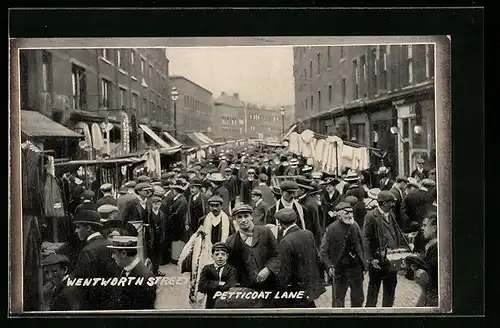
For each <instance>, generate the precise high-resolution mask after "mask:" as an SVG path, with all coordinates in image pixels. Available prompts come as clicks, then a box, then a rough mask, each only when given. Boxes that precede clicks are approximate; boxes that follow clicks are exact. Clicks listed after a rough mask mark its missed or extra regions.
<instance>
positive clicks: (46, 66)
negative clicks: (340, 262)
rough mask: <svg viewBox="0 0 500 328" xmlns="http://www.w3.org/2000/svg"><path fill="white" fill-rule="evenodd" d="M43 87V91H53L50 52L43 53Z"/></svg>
mask: <svg viewBox="0 0 500 328" xmlns="http://www.w3.org/2000/svg"><path fill="white" fill-rule="evenodd" d="M42 88H43V91H46V92H50V91H52V57H51V55H50V53H48V52H45V51H44V52H43V54H42Z"/></svg>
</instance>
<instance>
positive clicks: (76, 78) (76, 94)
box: [71, 64, 87, 109]
mask: <svg viewBox="0 0 500 328" xmlns="http://www.w3.org/2000/svg"><path fill="white" fill-rule="evenodd" d="M71 84H72V90H73V94H72V96H73V109H85V108H86V105H87V85H86V79H85V69H84V68H82V67H80V66H78V65H75V64H72V65H71Z"/></svg>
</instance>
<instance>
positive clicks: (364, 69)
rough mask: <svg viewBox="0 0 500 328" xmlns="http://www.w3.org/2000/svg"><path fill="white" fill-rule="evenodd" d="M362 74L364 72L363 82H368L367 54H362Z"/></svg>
mask: <svg viewBox="0 0 500 328" xmlns="http://www.w3.org/2000/svg"><path fill="white" fill-rule="evenodd" d="M361 74H363V76H362V80H363V83H365V84H366V81H367V78H368V74H366V57H365V56H361Z"/></svg>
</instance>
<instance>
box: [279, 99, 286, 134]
mask: <svg viewBox="0 0 500 328" xmlns="http://www.w3.org/2000/svg"><path fill="white" fill-rule="evenodd" d="M280 113H281V138H282V139H284V138H285V106H281V110H280Z"/></svg>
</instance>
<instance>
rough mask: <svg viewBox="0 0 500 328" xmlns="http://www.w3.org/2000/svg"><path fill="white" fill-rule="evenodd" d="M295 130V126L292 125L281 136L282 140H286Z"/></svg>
mask: <svg viewBox="0 0 500 328" xmlns="http://www.w3.org/2000/svg"><path fill="white" fill-rule="evenodd" d="M296 128H297V124H294V125H292V126H291V127H290V128H289V129H288V130H286V132H285V133H284V134H283V139H286V138H288V136H289V135H290V134H291V133H292V132H293V131H294V130H295V129H296Z"/></svg>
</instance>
